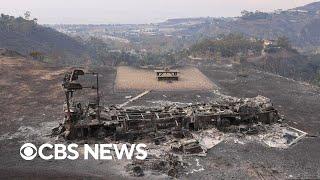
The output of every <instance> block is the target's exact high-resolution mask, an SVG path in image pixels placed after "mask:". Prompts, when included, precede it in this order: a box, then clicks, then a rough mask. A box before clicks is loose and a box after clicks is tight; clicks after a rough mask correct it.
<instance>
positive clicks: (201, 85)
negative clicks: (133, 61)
mask: <svg viewBox="0 0 320 180" xmlns="http://www.w3.org/2000/svg"><path fill="white" fill-rule="evenodd" d="M178 70H179V72H180V74H179V81H172V82H170V83H169V82H166V81H158V80H157V79H156V76H155V73H154V71H153V70H146V69H138V68H134V67H128V66H120V67H118V68H117V77H116V86H115V90H116V91H126V90H159V91H176V90H211V89H215V85H214V84H213V83H212V82H211V81H210V80H209V79H208V78H207V77H206V76H205V75H203V74H202V73H201V71H199V70H198V69H197V68H194V67H186V68H181V69H178Z"/></svg>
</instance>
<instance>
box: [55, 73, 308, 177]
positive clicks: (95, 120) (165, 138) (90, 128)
mask: <svg viewBox="0 0 320 180" xmlns="http://www.w3.org/2000/svg"><path fill="white" fill-rule="evenodd" d="M88 75H89V76H94V77H95V78H96V82H95V85H94V86H83V85H82V83H80V82H79V76H88ZM62 86H63V88H64V92H65V104H64V106H63V107H64V108H63V110H64V114H65V115H64V121H63V122H62V123H61V124H60V125H59V126H58V127H56V128H54V129H53V130H52V135H53V136H58V137H61V138H62V139H67V140H71V141H72V140H78V139H88V138H90V139H97V140H108V141H113V142H122V143H126V144H129V145H130V144H133V143H135V142H143V143H146V144H147V145H148V148H147V150H148V157H147V159H146V160H144V161H141V160H137V159H134V160H132V162H130V163H129V164H128V165H127V170H128V171H129V172H130V173H131V174H132V175H133V176H143V175H144V171H145V170H151V171H157V172H159V173H165V174H167V175H169V176H172V177H179V176H180V175H181V174H183V173H184V174H187V173H190V171H188V168H190V167H189V165H188V163H186V161H185V157H189V155H198V156H205V155H206V152H207V151H208V150H209V149H210V148H212V147H214V146H215V145H217V144H218V143H220V142H221V141H223V140H224V139H227V138H233V139H234V140H236V138H238V137H240V136H241V137H243V136H255V137H253V138H252V139H255V140H257V141H260V142H263V143H264V144H266V145H268V146H270V147H277V148H287V147H289V146H290V145H291V144H294V143H295V142H297V141H298V140H300V139H301V138H302V137H304V136H305V135H306V133H304V132H302V131H300V130H298V129H294V128H291V127H289V126H287V125H286V124H285V123H283V120H284V118H283V116H281V115H280V114H279V112H278V111H277V109H275V108H274V106H273V104H272V103H271V101H270V99H268V98H266V97H263V96H257V97H254V98H236V97H231V96H226V95H223V94H220V93H219V92H216V94H217V98H216V99H215V100H214V101H210V102H207V103H195V104H189V105H168V106H161V107H125V106H123V105H114V106H109V107H104V106H101V105H100V94H99V74H97V73H86V72H84V71H83V70H80V69H75V70H73V71H72V72H69V73H67V74H66V75H65V77H64V81H63V84H62ZM83 89H92V90H93V91H94V92H95V96H96V97H95V100H94V101H90V102H89V103H83V102H78V101H76V98H75V96H76V95H77V93H78V92H79V91H81V90H83ZM132 99H134V98H132ZM129 102H130V100H129ZM124 104H125V105H127V104H128V103H124ZM258 135H259V136H258ZM237 141H238V140H237ZM192 172H193V171H192Z"/></svg>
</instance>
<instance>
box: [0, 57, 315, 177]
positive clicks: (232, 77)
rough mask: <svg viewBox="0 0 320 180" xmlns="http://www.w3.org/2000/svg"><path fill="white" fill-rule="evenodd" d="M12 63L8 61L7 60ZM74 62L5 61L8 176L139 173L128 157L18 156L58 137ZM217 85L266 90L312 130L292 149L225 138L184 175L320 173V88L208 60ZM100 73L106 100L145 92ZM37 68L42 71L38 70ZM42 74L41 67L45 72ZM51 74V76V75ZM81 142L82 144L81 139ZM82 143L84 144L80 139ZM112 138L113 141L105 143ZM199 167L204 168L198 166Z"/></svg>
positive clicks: (145, 100) (197, 94)
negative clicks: (28, 146)
mask: <svg viewBox="0 0 320 180" xmlns="http://www.w3.org/2000/svg"><path fill="white" fill-rule="evenodd" d="M9 62H10V63H9ZM68 69H69V68H60V67H46V65H44V64H31V65H30V63H28V62H24V61H23V60H17V59H9V60H8V59H7V60H5V59H1V66H0V75H1V76H0V83H1V92H0V93H1V97H0V101H1V104H0V106H1V107H0V112H1V115H0V117H1V122H0V123H1V128H0V130H1V134H0V143H1V150H0V153H1V156H0V157H1V163H0V175H1V177H2V178H11V177H15V178H22V177H29V178H33V179H42V178H46V177H53V178H74V177H76V178H80V177H85V178H86V177H87V178H88V177H91V178H103V179H125V178H134V177H132V176H130V175H129V173H128V172H126V170H125V167H124V165H125V164H126V162H123V161H106V160H100V161H97V160H81V159H78V160H75V161H71V160H50V161H45V160H41V159H40V158H36V159H34V160H33V161H25V160H23V159H22V158H21V157H20V155H19V149H20V146H21V145H22V144H23V143H25V142H32V143H35V144H42V143H44V142H52V141H53V139H52V138H50V137H47V136H46V134H49V133H50V130H51V128H52V127H54V126H55V125H57V124H58V123H59V122H61V121H62V118H63V112H62V104H63V101H64V94H63V91H62V88H60V82H61V80H62V78H63V72H65V71H67V70H68ZM199 69H200V70H201V71H202V73H203V74H205V75H206V76H207V77H208V78H209V79H210V80H211V81H212V82H213V83H214V84H216V85H217V86H218V88H219V89H218V90H219V91H220V92H222V93H224V94H226V95H231V96H236V97H254V96H257V95H263V96H266V97H268V98H270V99H271V100H272V102H273V103H274V105H275V107H276V108H277V109H278V110H279V111H280V113H281V114H283V115H284V116H285V117H286V119H287V120H286V121H287V122H288V124H289V125H291V126H293V127H296V128H298V129H301V130H303V131H305V132H307V133H308V134H309V135H308V136H307V137H306V138H304V139H303V140H301V141H299V142H298V143H297V144H295V145H293V146H291V147H290V148H288V149H276V148H269V147H267V146H264V145H263V144H261V143H255V142H245V143H239V142H234V141H223V142H221V143H220V144H218V145H216V146H215V147H213V148H212V149H210V150H209V151H208V154H207V156H206V157H196V158H194V162H190V163H193V164H192V165H193V166H194V167H195V170H196V171H193V172H189V173H188V174H184V175H183V176H182V177H181V178H183V179H231V178H234V179H284V178H320V167H319V166H320V164H319V162H320V154H319V149H320V139H319V135H320V114H319V109H320V89H319V88H317V87H314V86H311V85H308V84H305V83H301V82H297V81H293V80H290V79H286V78H283V77H279V76H275V75H272V74H267V73H262V72H258V71H255V70H248V71H247V73H248V74H247V76H239V72H238V70H237V68H234V67H232V66H231V67H230V66H225V67H223V66H210V67H201V68H199ZM95 71H97V72H99V73H100V74H101V78H100V80H101V81H100V82H101V83H100V85H101V86H100V87H101V92H102V100H101V101H102V102H103V104H104V105H112V104H120V103H123V102H125V101H126V100H127V99H126V98H125V96H128V95H131V96H135V95H137V94H139V93H141V92H140V91H129V92H115V91H114V80H115V76H116V71H115V69H113V68H110V67H100V68H95ZM35 72H37V73H35ZM40 72H41V73H40ZM48 73H50V74H51V76H48V75H47V74H48ZM213 98H215V94H214V93H213V92H210V91H174V92H173V91H171V92H160V91H151V92H150V93H149V94H147V95H146V96H143V97H142V98H140V99H139V100H137V101H135V102H133V103H131V104H129V105H128V106H152V105H155V104H157V103H166V102H167V101H171V102H180V103H195V102H208V101H209V100H211V99H213ZM79 143H80V142H79ZM82 143H83V142H82ZM105 143H107V142H105ZM197 170H198V171H197ZM150 178H154V179H164V178H165V179H167V178H168V179H169V177H168V176H166V175H164V174H157V173H152V172H145V176H143V177H141V178H139V179H150Z"/></svg>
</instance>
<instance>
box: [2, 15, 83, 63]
mask: <svg viewBox="0 0 320 180" xmlns="http://www.w3.org/2000/svg"><path fill="white" fill-rule="evenodd" d="M0 48H7V49H10V50H15V51H17V52H19V53H21V54H23V55H29V54H30V53H31V52H39V53H41V54H43V55H44V56H45V57H47V59H46V60H47V61H53V62H55V63H59V64H78V63H83V62H84V59H85V58H87V57H88V54H89V53H88V51H87V47H86V46H85V45H84V44H82V43H81V42H78V41H76V40H75V39H73V38H71V37H69V36H67V35H65V34H63V33H60V32H58V31H56V30H54V29H52V28H48V27H44V26H41V25H38V24H37V23H36V22H34V21H29V20H25V19H23V18H21V17H18V18H15V17H13V16H8V15H3V14H2V15H1V17H0Z"/></svg>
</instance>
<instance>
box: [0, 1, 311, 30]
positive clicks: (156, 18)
mask: <svg viewBox="0 0 320 180" xmlns="http://www.w3.org/2000/svg"><path fill="white" fill-rule="evenodd" d="M311 2H315V0H0V13H4V14H10V15H14V16H22V15H23V14H24V12H25V11H27V10H29V11H31V16H32V17H36V18H38V19H39V23H42V24H43V23H45V24H60V23H65V24H82V23H84V24H88V23H91V24H97V23H98V24H100V23H101V24H104V23H151V22H160V21H164V20H166V19H168V18H182V17H206V16H212V17H221V16H224V17H230V16H238V15H240V12H241V11H242V10H244V9H246V10H252V11H253V10H261V11H272V10H275V9H289V8H293V7H297V6H301V5H305V4H308V3H311Z"/></svg>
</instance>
